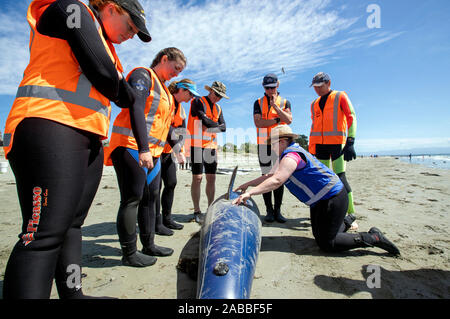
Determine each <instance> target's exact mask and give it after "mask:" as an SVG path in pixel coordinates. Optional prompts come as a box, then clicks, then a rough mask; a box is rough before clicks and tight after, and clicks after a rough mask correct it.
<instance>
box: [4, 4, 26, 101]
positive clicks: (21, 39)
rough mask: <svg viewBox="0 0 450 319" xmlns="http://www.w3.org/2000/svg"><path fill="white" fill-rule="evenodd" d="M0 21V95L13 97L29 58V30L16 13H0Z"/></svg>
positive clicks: (20, 15) (22, 18) (20, 16)
mask: <svg viewBox="0 0 450 319" xmlns="http://www.w3.org/2000/svg"><path fill="white" fill-rule="evenodd" d="M22 11H23V10H22ZM0 21H2V23H1V24H0V48H2V50H1V53H0V94H10V95H15V93H16V91H17V87H18V86H19V83H20V81H21V79H22V74H23V71H24V70H25V68H26V66H27V64H28V61H29V57H30V55H29V51H28V42H29V37H30V28H29V26H28V23H27V21H26V19H25V17H24V16H23V15H22V14H19V12H18V11H7V12H0ZM18 21H23V23H18Z"/></svg>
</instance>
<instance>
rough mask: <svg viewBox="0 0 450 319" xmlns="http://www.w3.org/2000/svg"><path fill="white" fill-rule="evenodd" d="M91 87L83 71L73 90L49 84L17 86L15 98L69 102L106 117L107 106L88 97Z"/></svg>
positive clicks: (107, 112)
mask: <svg viewBox="0 0 450 319" xmlns="http://www.w3.org/2000/svg"><path fill="white" fill-rule="evenodd" d="M91 88H92V84H91V82H90V81H89V80H88V79H87V77H86V76H85V75H84V73H81V74H80V78H79V79H78V84H77V89H76V91H75V92H72V91H68V90H63V89H58V88H55V87H50V86H39V85H25V86H21V87H19V88H18V90H17V94H16V98H20V97H35V98H41V99H47V100H55V101H61V102H66V103H71V104H75V105H78V106H82V107H85V108H88V109H90V110H93V111H95V112H98V113H100V114H103V115H104V116H106V117H108V116H109V111H108V106H107V105H103V104H101V103H100V101H98V100H96V99H93V98H91V97H89V93H90V92H91Z"/></svg>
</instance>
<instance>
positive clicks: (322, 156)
mask: <svg viewBox="0 0 450 319" xmlns="http://www.w3.org/2000/svg"><path fill="white" fill-rule="evenodd" d="M341 151H342V144H316V155H315V156H316V158H317V159H319V160H328V159H330V158H331V160H332V161H335V160H337V159H338V158H339V157H340V156H341Z"/></svg>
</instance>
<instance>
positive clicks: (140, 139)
mask: <svg viewBox="0 0 450 319" xmlns="http://www.w3.org/2000/svg"><path fill="white" fill-rule="evenodd" d="M128 82H129V84H130V86H131V87H132V88H134V89H135V101H134V105H133V107H132V110H130V114H131V111H133V113H134V115H132V116H131V127H132V130H133V136H134V137H135V139H136V142H137V144H138V151H139V153H142V152H148V151H149V146H148V138H147V128H146V126H145V121H143V120H142V119H145V107H146V101H147V98H148V96H149V94H150V88H151V84H152V79H151V78H150V75H149V73H148V72H147V71H146V70H145V69H142V68H138V69H136V70H135V71H133V73H131V74H130V76H129V79H128ZM172 130H173V128H171V129H170V130H169V134H168V139H167V142H168V143H169V145H170V146H171V147H175V144H177V143H178V142H180V140H179V139H172V138H171V136H172V134H171V132H172ZM111 159H112V162H113V164H114V169H115V170H116V174H117V180H118V183H119V189H120V207H119V211H118V215H117V232H118V235H119V241H120V244H121V246H122V250H124V253H126V254H132V253H134V252H135V251H136V238H137V235H136V233H137V232H136V212H137V219H138V225H139V238H140V240H141V243H142V245H143V247H144V248H145V249H147V250H157V249H159V248H160V247H158V246H156V245H155V243H154V239H155V231H156V227H157V225H160V224H161V223H160V220H161V217H160V212H159V209H158V206H159V193H160V183H161V163H159V164H158V165H156V164H157V163H158V161H160V158H153V164H154V168H153V169H150V170H147V169H143V168H142V167H140V166H139V162H138V160H137V159H136V158H134V157H133V156H132V155H131V153H130V152H129V151H128V150H127V149H126V148H125V147H117V148H116V149H115V150H114V151H113V152H112V153H111ZM152 174H153V176H152V178H151V181H149V176H150V175H152ZM125 251H126V252H125ZM155 255H158V252H157V253H156V254H155Z"/></svg>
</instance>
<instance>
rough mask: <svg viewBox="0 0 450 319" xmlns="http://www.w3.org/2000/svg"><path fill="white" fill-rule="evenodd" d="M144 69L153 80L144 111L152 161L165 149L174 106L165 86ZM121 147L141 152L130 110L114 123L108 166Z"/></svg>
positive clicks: (107, 148)
mask: <svg viewBox="0 0 450 319" xmlns="http://www.w3.org/2000/svg"><path fill="white" fill-rule="evenodd" d="M136 69H138V68H135V69H133V70H132V71H131V72H130V73H129V74H128V75H127V80H128V79H129V77H130V75H131V73H133V72H134V71H135V70H136ZM142 69H144V70H146V71H147V72H148V73H149V75H150V78H151V80H152V83H151V87H150V95H149V96H148V98H147V100H146V103H145V110H144V114H145V121H146V123H147V138H148V146H149V148H150V152H151V153H152V156H153V157H160V156H161V153H162V151H163V149H164V146H165V145H166V139H167V134H168V133H169V128H170V123H172V117H173V112H174V110H175V107H174V106H175V103H174V99H173V96H172V94H170V92H169V90H168V89H167V87H166V86H165V84H164V83H162V82H161V81H160V80H159V78H158V76H157V75H156V73H155V71H153V70H152V69H149V68H144V67H143V68H142ZM119 146H123V147H126V148H131V149H134V150H137V149H138V145H137V142H136V139H135V138H134V135H133V130H132V128H131V120H130V110H129V109H122V111H121V112H120V113H119V114H118V115H117V117H116V119H115V121H114V124H113V128H112V133H111V140H110V142H109V146H108V147H106V148H105V165H109V166H110V165H112V161H111V153H112V152H113V151H114V150H115V149H116V148H117V147H119Z"/></svg>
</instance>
